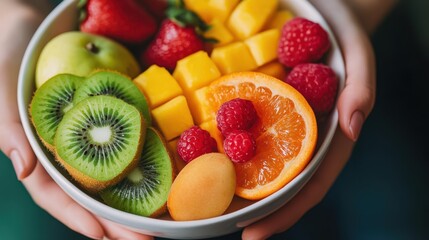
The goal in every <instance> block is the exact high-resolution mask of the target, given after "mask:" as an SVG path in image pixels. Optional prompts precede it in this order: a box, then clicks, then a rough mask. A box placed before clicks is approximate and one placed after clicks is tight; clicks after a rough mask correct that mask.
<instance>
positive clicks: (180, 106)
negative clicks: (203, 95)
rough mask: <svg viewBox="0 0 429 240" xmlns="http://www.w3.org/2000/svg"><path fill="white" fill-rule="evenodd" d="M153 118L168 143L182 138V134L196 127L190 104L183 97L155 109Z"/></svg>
mask: <svg viewBox="0 0 429 240" xmlns="http://www.w3.org/2000/svg"><path fill="white" fill-rule="evenodd" d="M152 116H153V119H154V120H155V124H156V125H157V126H158V127H159V129H160V130H161V132H162V134H163V135H164V137H165V138H166V140H167V141H170V140H171V139H173V138H175V137H178V136H180V134H182V132H184V131H185V130H187V129H188V128H190V127H192V126H193V125H194V121H193V119H192V115H191V112H190V110H189V107H188V103H187V102H186V98H185V97H184V96H183V95H180V96H178V97H175V98H173V99H172V100H170V101H168V102H166V103H164V104H163V105H161V106H159V107H157V108H155V109H153V110H152Z"/></svg>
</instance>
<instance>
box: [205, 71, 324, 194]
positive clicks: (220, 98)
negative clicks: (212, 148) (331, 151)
mask: <svg viewBox="0 0 429 240" xmlns="http://www.w3.org/2000/svg"><path fill="white" fill-rule="evenodd" d="M234 98H243V99H248V100H250V101H252V102H253V105H254V106H255V109H256V112H257V113H258V116H259V119H258V122H257V123H256V124H255V125H254V126H253V128H252V129H251V132H252V134H253V135H254V137H255V140H256V148H257V149H256V155H255V156H254V157H253V158H252V159H251V160H250V161H248V162H246V163H236V164H235V170H236V173H237V187H236V194H237V195H238V196H240V197H242V198H246V199H251V200H257V199H261V198H264V197H266V196H268V195H270V194H272V193H274V192H276V191H277V190H279V189H280V188H282V187H283V186H285V184H287V183H288V182H290V181H291V180H292V179H293V178H294V177H296V176H297V175H298V174H299V173H300V172H301V171H302V170H303V169H304V168H305V166H306V165H307V163H308V162H309V161H310V160H311V157H312V155H313V151H314V149H315V146H316V142H317V122H316V118H315V115H314V113H313V110H312V109H311V107H310V105H309V104H308V103H307V101H306V100H305V99H304V97H303V96H302V95H301V94H300V93H299V92H298V91H297V90H295V89H294V88H293V87H291V86H290V85H288V84H286V83H284V82H282V81H280V80H278V79H276V78H274V77H271V76H268V75H265V74H263V73H257V72H239V73H233V74H229V75H225V76H223V77H221V78H219V79H218V80H216V81H214V82H212V83H211V84H210V85H209V90H208V92H207V99H208V105H209V108H212V109H211V110H212V112H214V113H215V112H217V110H218V109H219V107H220V105H221V104H222V103H224V102H227V101H229V100H231V99H234Z"/></svg>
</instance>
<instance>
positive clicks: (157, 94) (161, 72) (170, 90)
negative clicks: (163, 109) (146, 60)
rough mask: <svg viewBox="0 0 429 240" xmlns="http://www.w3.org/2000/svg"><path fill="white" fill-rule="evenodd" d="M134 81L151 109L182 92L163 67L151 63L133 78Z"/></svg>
mask: <svg viewBox="0 0 429 240" xmlns="http://www.w3.org/2000/svg"><path fill="white" fill-rule="evenodd" d="M134 83H135V84H136V85H137V86H138V87H139V89H140V91H142V92H143V94H144V95H145V96H146V98H147V100H148V102H149V106H150V108H151V109H153V108H155V107H158V106H159V105H161V104H163V103H165V102H167V101H168V100H171V99H173V98H174V97H177V96H179V95H181V94H182V89H181V88H180V86H179V84H178V83H177V82H176V80H175V79H174V78H173V77H172V76H171V74H170V73H169V72H168V71H167V70H166V69H165V68H163V67H158V66H157V65H152V66H151V67H149V68H148V69H147V70H146V71H144V72H143V73H141V74H140V75H139V76H137V77H136V78H135V79H134Z"/></svg>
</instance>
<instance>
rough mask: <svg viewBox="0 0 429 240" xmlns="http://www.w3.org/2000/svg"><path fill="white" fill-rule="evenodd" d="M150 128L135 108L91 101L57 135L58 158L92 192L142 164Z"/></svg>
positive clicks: (108, 98)
mask: <svg viewBox="0 0 429 240" xmlns="http://www.w3.org/2000/svg"><path fill="white" fill-rule="evenodd" d="M145 133H146V125H145V121H144V120H143V117H142V115H141V113H140V112H139V111H138V110H137V108H135V107H134V106H132V105H130V104H128V103H126V102H124V101H122V100H120V99H118V98H115V97H111V96H94V97H89V98H86V99H84V100H82V101H81V102H79V103H78V104H76V105H75V106H74V107H73V108H72V109H71V110H70V111H68V112H67V113H66V114H65V115H64V117H63V120H62V121H61V122H60V124H59V125H58V129H57V132H56V134H55V141H54V142H55V156H56V159H57V160H58V161H59V162H60V163H62V165H63V166H64V167H65V168H66V170H67V171H68V172H69V173H70V175H71V176H72V177H73V178H74V179H76V180H77V182H79V183H80V184H81V185H82V187H83V188H84V189H86V190H88V191H90V192H98V191H100V190H102V189H104V188H106V187H108V186H110V185H113V184H115V183H117V182H119V181H120V180H121V179H122V178H123V177H124V176H126V175H127V174H128V173H129V172H130V171H131V170H132V169H134V168H135V167H136V165H137V164H138V160H139V158H140V155H141V152H142V148H143V143H144V139H145Z"/></svg>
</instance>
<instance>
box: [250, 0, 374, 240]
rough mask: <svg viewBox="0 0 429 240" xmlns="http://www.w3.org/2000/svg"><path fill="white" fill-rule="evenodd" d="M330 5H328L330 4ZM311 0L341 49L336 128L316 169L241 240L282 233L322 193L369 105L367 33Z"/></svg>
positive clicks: (344, 13) (336, 9) (337, 10)
mask: <svg viewBox="0 0 429 240" xmlns="http://www.w3.org/2000/svg"><path fill="white" fill-rule="evenodd" d="M331 2H332V3H331ZM331 2H329V1H314V5H315V6H316V7H317V8H318V9H319V11H321V13H322V14H323V15H324V16H325V19H326V20H327V21H328V22H329V24H330V26H331V28H332V29H333V31H334V33H335V35H336V37H337V40H338V42H339V45H340V48H341V50H342V53H343V56H344V60H345V65H346V66H345V67H346V81H345V86H344V89H343V90H342V91H341V93H340V95H339V99H338V103H337V106H336V108H337V110H338V114H339V127H338V128H337V130H336V132H335V135H334V137H333V140H332V144H331V147H330V148H329V149H328V152H327V154H326V156H325V159H324V160H323V162H322V163H321V165H320V167H319V169H318V170H317V171H316V173H315V174H314V175H313V177H312V178H311V179H310V181H309V182H308V183H307V184H306V185H305V186H304V188H303V189H302V190H301V191H300V192H299V193H298V194H297V195H296V196H295V197H294V198H293V199H292V200H291V201H290V202H288V203H287V204H286V205H284V206H283V207H282V208H280V209H279V210H278V211H276V212H274V213H273V214H271V215H269V216H267V217H266V218H264V219H262V220H260V221H258V222H256V223H254V224H252V225H250V226H248V227H247V228H245V229H244V231H243V234H242V237H243V239H246V240H248V239H265V238H268V237H270V236H271V235H273V234H276V233H280V232H283V231H286V230H287V229H289V228H290V227H291V226H293V225H294V224H295V223H296V222H297V221H298V220H299V219H300V218H301V217H302V216H303V215H304V214H305V213H306V212H307V211H309V210H310V209H311V208H312V207H314V206H315V205H317V204H318V203H319V202H320V201H321V200H322V199H323V198H324V196H325V194H326V193H327V192H328V190H329V189H330V187H331V186H332V184H333V183H334V181H335V179H336V178H337V177H338V175H339V174H340V172H341V170H342V169H343V167H344V165H345V164H346V163H347V161H348V159H349V157H350V155H351V152H352V150H353V147H354V142H355V141H356V140H357V139H358V137H359V133H360V131H361V127H362V125H363V123H364V121H365V119H366V118H367V116H368V115H369V113H370V112H371V110H372V108H373V106H374V101H375V60H374V54H373V51H372V47H371V44H370V41H369V39H368V36H367V34H366V33H365V32H364V31H363V30H362V28H361V26H360V24H359V23H358V22H357V20H355V18H354V17H353V15H352V14H351V12H350V11H349V10H348V9H347V7H346V6H344V5H343V3H341V1H338V0H331Z"/></svg>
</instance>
